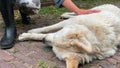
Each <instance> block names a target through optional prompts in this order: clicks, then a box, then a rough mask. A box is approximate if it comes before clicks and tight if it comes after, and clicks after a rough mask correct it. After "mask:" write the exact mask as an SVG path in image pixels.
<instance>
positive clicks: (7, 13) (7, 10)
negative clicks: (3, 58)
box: [0, 0, 17, 49]
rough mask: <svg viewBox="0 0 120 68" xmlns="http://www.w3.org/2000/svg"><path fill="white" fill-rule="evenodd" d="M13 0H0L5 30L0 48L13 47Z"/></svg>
mask: <svg viewBox="0 0 120 68" xmlns="http://www.w3.org/2000/svg"><path fill="white" fill-rule="evenodd" d="M12 1H13V0H0V11H1V14H2V17H3V20H4V23H5V32H4V35H3V37H2V39H1V41H0V48H1V49H8V48H11V47H13V44H14V42H15V38H16V34H17V33H16V28H15V22H14V12H13V3H12Z"/></svg>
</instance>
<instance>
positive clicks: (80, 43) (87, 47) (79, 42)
mask: <svg viewBox="0 0 120 68" xmlns="http://www.w3.org/2000/svg"><path fill="white" fill-rule="evenodd" d="M71 45H72V46H73V47H76V48H78V50H81V49H82V50H84V51H85V52H87V53H92V45H91V44H90V42H89V41H88V40H87V39H86V38H85V37H81V38H80V39H74V40H72V41H71Z"/></svg>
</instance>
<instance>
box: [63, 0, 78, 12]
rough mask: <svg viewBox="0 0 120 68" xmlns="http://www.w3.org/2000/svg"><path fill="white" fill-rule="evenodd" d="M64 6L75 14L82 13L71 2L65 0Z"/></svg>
mask: <svg viewBox="0 0 120 68" xmlns="http://www.w3.org/2000/svg"><path fill="white" fill-rule="evenodd" d="M62 5H63V6H64V7H66V8H67V9H69V10H71V11H73V12H75V13H76V14H78V12H79V11H80V9H79V8H78V7H77V6H76V5H75V4H74V3H73V2H72V1H71V0H64V2H63V3H62Z"/></svg>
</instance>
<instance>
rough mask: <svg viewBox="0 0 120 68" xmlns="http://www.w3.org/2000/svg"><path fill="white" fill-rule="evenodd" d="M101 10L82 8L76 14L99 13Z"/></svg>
mask: <svg viewBox="0 0 120 68" xmlns="http://www.w3.org/2000/svg"><path fill="white" fill-rule="evenodd" d="M98 12H100V10H95V9H94V10H85V9H80V11H79V12H76V14H78V15H81V14H92V13H98Z"/></svg>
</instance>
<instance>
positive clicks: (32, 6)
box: [16, 0, 41, 14]
mask: <svg viewBox="0 0 120 68" xmlns="http://www.w3.org/2000/svg"><path fill="white" fill-rule="evenodd" d="M16 2H17V4H18V6H19V7H20V9H21V11H22V12H24V13H30V14H34V13H38V11H39V9H40V7H41V3H40V0H16Z"/></svg>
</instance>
